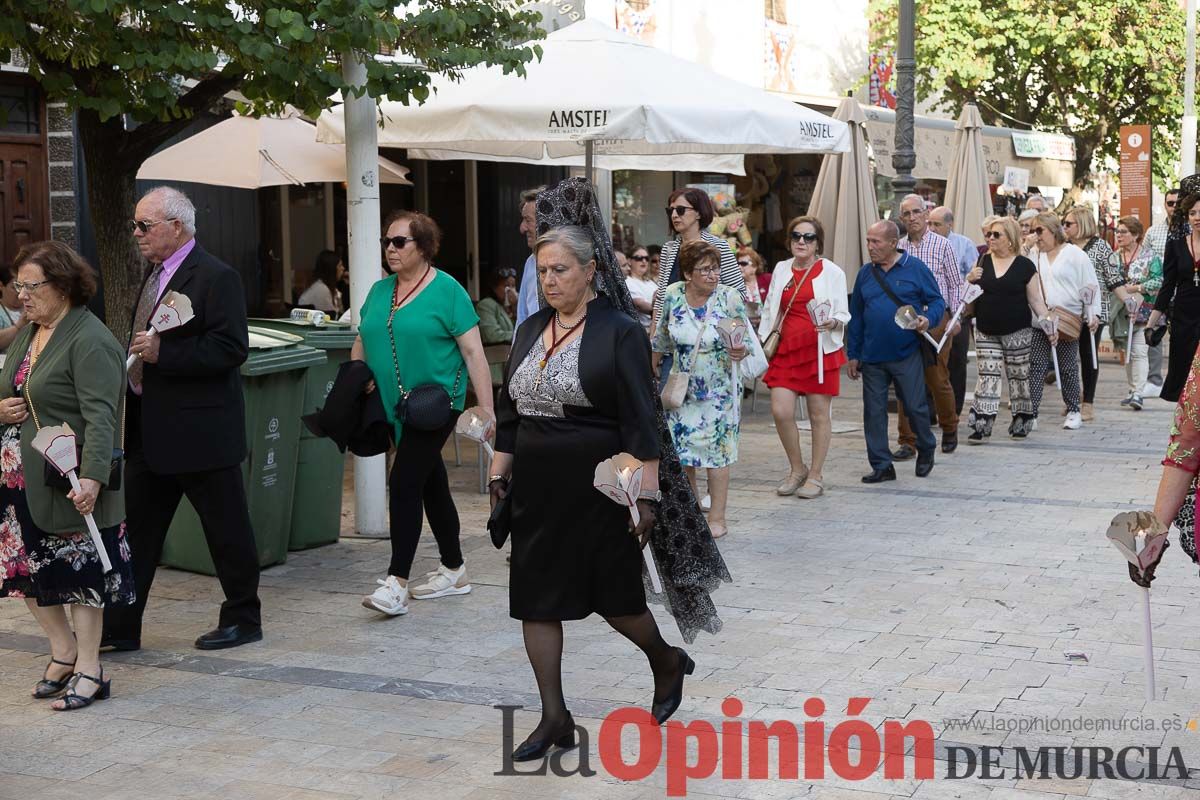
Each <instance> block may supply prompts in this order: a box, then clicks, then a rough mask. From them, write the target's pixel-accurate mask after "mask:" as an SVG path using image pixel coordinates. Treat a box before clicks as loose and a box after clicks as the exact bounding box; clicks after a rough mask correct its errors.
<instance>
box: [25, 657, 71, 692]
mask: <svg viewBox="0 0 1200 800" xmlns="http://www.w3.org/2000/svg"><path fill="white" fill-rule="evenodd" d="M55 664H58V665H59V666H61V667H72V668H73V667H74V666H75V662H74V661H72V662H70V663H69V664H68V663H67V662H66V661H59V660H58V659H57V658H54V657H53V656H51V657H50V663H49V664H47V665H46V671H45V672H43V673H42V679H41V680H40V681H38V684H37V686H35V687H33V696H34V697H35V698H36V699H38V700H46V699H48V698H51V697H54V696H55V695H57V694H60V693H61V692H62V690H63V689H66V688H67V684H68V683H70V682H71V676H72V675H73V674H74V669H72V671H71V672H68V673H67V676H66V677H65V678H61V679H59V680H53V679H52V678H48V677H47V676H48V675H49V674H50V667H51V666H53V665H55Z"/></svg>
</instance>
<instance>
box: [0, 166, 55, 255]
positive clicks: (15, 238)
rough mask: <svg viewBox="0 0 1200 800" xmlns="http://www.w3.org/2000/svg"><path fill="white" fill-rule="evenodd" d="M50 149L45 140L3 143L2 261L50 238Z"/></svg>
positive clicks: (0, 195) (0, 173) (0, 174)
mask: <svg viewBox="0 0 1200 800" xmlns="http://www.w3.org/2000/svg"><path fill="white" fill-rule="evenodd" d="M48 194H49V187H48V186H47V183H46V152H45V149H44V148H43V147H42V146H41V144H40V143H39V144H24V143H22V144H12V143H0V261H2V262H3V263H5V264H11V263H12V261H13V258H14V257H15V256H16V255H17V251H18V250H20V249H21V248H22V247H24V246H25V245H27V244H29V243H30V242H38V241H41V240H43V239H48V238H50V226H49V224H48V223H49V220H48V219H47V215H48V210H49V202H48V200H49V198H48Z"/></svg>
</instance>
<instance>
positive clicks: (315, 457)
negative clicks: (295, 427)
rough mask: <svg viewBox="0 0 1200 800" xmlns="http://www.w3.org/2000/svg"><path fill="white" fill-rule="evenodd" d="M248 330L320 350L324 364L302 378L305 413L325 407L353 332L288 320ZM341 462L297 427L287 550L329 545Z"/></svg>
mask: <svg viewBox="0 0 1200 800" xmlns="http://www.w3.org/2000/svg"><path fill="white" fill-rule="evenodd" d="M250 324H252V325H254V326H255V327H259V328H267V329H270V330H273V331H283V332H285V333H291V334H295V335H296V336H299V337H301V338H302V339H303V340H304V344H306V345H307V346H309V347H314V348H316V349H318V350H324V351H325V355H326V360H325V363H324V364H315V365H313V366H311V367H309V368H308V371H307V372H306V373H305V378H304V407H303V410H302V411H301V412H300V413H301V414H311V413H313V412H314V411H316V410H317V409H318V408H320V407H321V406H323V405H325V398H326V397H327V396H328V395H329V391H330V389H332V388H333V381H334V379H335V378H337V373H338V369H339V368H340V367H341V365H342V364H343V363H345V362H346V361H348V360H349V358H350V348H351V347H353V346H354V340H355V339H356V338H357V337H358V331H356V330H355V329H354V328H353V327H351V326H350V325H349V324H348V323H338V322H330V323H326V324H325V325H324V326H322V327H317V326H315V325H309V324H308V323H305V322H295V321H293V320H290V319H252V320H250ZM345 467H346V456H345V454H343V453H342V452H341V451H340V450H338V449H337V445H335V444H334V443H333V442H332V441H330V440H329V439H323V438H319V437H317V436H314V435H313V434H312V432H311V431H309V430H308V428H306V427H305V426H304V425H301V426H300V455H299V459H298V461H297V463H296V482H295V486H296V493H295V498H294V499H293V501H292V527H291V534H290V536H289V538H288V549H289V550H306V549H308V548H310V547H320V546H321V545H326V544H333V543H334V542H336V541H337V540H338V535H339V534H340V533H341V527H342V480H343V477H344V472H345Z"/></svg>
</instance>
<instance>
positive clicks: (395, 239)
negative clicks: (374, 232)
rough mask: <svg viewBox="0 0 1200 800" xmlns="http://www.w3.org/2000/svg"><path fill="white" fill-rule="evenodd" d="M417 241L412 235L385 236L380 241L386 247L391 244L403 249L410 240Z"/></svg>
mask: <svg viewBox="0 0 1200 800" xmlns="http://www.w3.org/2000/svg"><path fill="white" fill-rule="evenodd" d="M415 241H416V239H414V238H413V237H411V236H384V237H381V238H380V240H379V243H380V244H381V245H383V246H384V248H385V249H386V248H387V246H388V245H389V244H390V245H391V246H392V247H394V248H396V249H397V250H403V249H404V246H405V245H407V244H408V243H409V242H415Z"/></svg>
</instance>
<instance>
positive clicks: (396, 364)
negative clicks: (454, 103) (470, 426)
mask: <svg viewBox="0 0 1200 800" xmlns="http://www.w3.org/2000/svg"><path fill="white" fill-rule="evenodd" d="M399 310H400V309H399V307H396V308H393V309H392V313H391V314H388V321H387V329H388V340H389V341H391V343H392V368H393V369H394V370H395V371H396V388H398V389H399V390H400V396H401V397H407V396H408V392H406V391H405V390H404V383H403V382H401V380H400V357H399V356H398V355H397V354H396V329H395V328H394V327H392V320H393V319H395V317H396V312H397V311H399ZM538 335H539V336H541V334H538ZM464 366H465V364H464ZM462 373H463V368H462V367H459V368H458V372H457V373H456V374H455V376H454V389H453V390H451V392H450V399H451V400H452V401H453V400H454V396H455V395H456V394H458V387H459V385H460V384H461V383H462ZM26 380H28V378H27V379H26ZM26 385H28V384H26ZM409 391H411V390H409ZM124 437H125V434H124V425H122V433H121V438H122V441H124Z"/></svg>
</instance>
